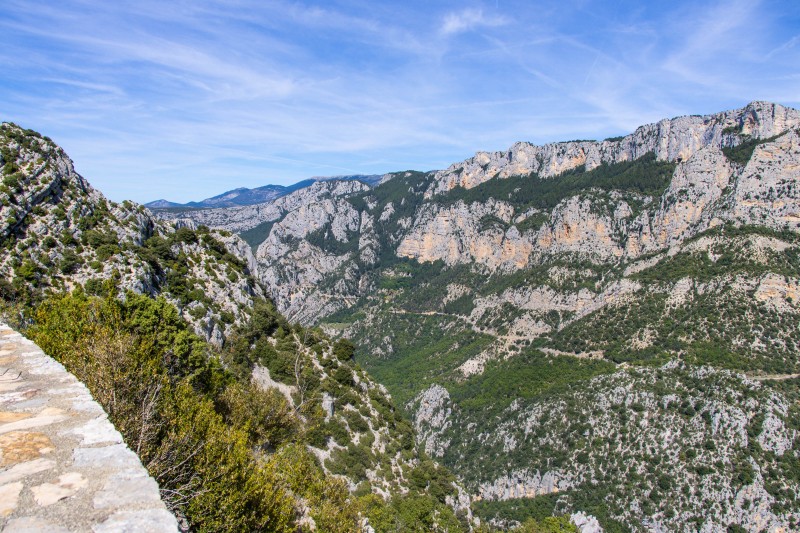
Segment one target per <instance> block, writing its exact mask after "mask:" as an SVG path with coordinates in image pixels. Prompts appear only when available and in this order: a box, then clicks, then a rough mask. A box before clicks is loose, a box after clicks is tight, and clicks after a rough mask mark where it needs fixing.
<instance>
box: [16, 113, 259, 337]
mask: <svg viewBox="0 0 800 533" xmlns="http://www.w3.org/2000/svg"><path fill="white" fill-rule="evenodd" d="M0 150H2V165H3V184H2V185H1V186H0V238H2V241H3V243H4V245H5V248H6V250H7V253H5V254H3V255H2V257H0V278H1V279H2V282H1V283H2V290H3V291H4V292H5V295H6V297H11V298H18V299H21V300H26V299H31V298H34V299H35V298H37V297H38V296H39V295H41V294H42V293H44V292H45V291H47V290H62V289H68V290H69V289H73V288H75V287H76V286H78V285H82V286H84V285H85V286H87V287H91V288H92V290H95V291H98V292H105V291H107V290H113V291H117V292H119V293H124V291H127V290H130V291H134V292H137V293H144V294H151V295H157V294H161V295H163V296H165V297H166V298H167V299H168V300H170V301H172V302H173V303H175V304H176V305H177V306H178V308H179V309H181V311H182V313H183V316H184V318H186V319H187V320H188V321H190V322H191V323H192V324H193V326H194V328H195V330H196V331H197V332H198V333H199V334H200V335H201V336H203V337H204V338H206V339H207V340H210V341H212V342H214V343H216V344H221V343H222V341H223V339H224V337H225V335H226V334H227V332H228V331H229V330H230V328H231V326H232V325H233V324H237V323H241V322H242V321H243V320H245V319H246V318H247V316H248V309H249V308H250V307H252V303H253V298H254V297H258V296H261V297H263V296H264V291H263V289H262V287H261V286H260V285H258V284H257V283H254V279H253V278H252V276H251V274H253V273H254V270H252V269H254V268H255V266H256V265H255V261H254V259H253V258H252V256H251V257H250V259H251V261H250V262H249V263H248V262H247V253H246V252H247V246H246V244H245V243H244V242H243V241H242V240H241V239H240V238H239V237H237V236H235V235H232V234H230V233H227V232H208V231H206V232H204V233H202V235H199V236H198V234H196V233H195V232H194V231H192V230H190V229H188V228H184V229H183V230H182V231H181V230H178V229H176V226H173V225H170V224H166V223H163V222H160V221H158V220H157V219H154V218H153V217H152V215H151V214H150V212H149V211H147V210H146V209H145V208H143V207H142V206H139V205H136V204H133V203H131V202H127V201H126V202H123V203H121V204H116V203H113V202H109V201H108V200H106V199H105V198H104V197H103V195H102V194H101V193H100V192H99V191H97V190H95V189H93V188H92V187H91V185H89V183H88V182H87V181H86V180H85V179H84V178H83V177H81V176H80V175H79V174H78V173H76V172H75V169H74V167H73V164H72V161H71V160H70V159H69V157H68V156H67V155H66V154H65V153H64V151H63V150H62V149H61V148H60V147H58V146H56V145H55V144H54V143H53V142H52V141H50V140H49V139H47V138H45V137H42V136H40V135H39V134H37V133H35V132H32V131H30V130H22V129H21V128H19V127H17V126H15V125H12V124H3V125H2V129H1V130H0ZM238 256H241V257H244V258H245V260H244V261H242V260H240V259H239V258H238ZM191 291H195V292H196V293H197V294H198V295H200V294H201V295H203V297H202V298H189V297H188V295H189V293H190V292H191Z"/></svg>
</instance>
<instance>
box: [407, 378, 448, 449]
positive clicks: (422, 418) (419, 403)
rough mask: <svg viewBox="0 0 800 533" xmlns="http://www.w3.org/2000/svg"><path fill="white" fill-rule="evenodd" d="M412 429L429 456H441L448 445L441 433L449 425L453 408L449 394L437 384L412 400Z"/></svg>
mask: <svg viewBox="0 0 800 533" xmlns="http://www.w3.org/2000/svg"><path fill="white" fill-rule="evenodd" d="M413 403H414V406H413V411H414V429H415V430H416V431H417V439H418V441H419V442H421V443H422V445H423V446H424V447H425V453H427V454H428V455H430V456H431V457H441V456H442V455H444V452H445V450H446V449H447V447H448V446H449V445H450V440H449V439H442V438H441V433H442V432H444V431H446V430H447V429H448V428H449V427H450V426H451V425H452V421H451V420H450V416H451V415H452V412H453V409H452V405H451V402H450V394H448V392H447V389H445V388H444V387H442V386H439V385H432V386H431V387H430V388H428V389H427V390H425V391H424V392H422V394H420V395H419V396H418V397H417V398H416V399H415V400H414V402H413Z"/></svg>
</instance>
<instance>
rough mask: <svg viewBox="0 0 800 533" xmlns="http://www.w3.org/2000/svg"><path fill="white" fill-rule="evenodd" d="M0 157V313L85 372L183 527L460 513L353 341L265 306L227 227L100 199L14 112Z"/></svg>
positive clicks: (301, 527)
mask: <svg viewBox="0 0 800 533" xmlns="http://www.w3.org/2000/svg"><path fill="white" fill-rule="evenodd" d="M0 156H2V162H0V165H2V176H3V179H2V181H3V183H2V185H0V205H1V207H0V221H2V222H1V223H0V238H1V239H2V241H0V244H2V247H3V249H4V253H3V254H2V256H1V257H0V293H1V294H0V295H1V296H2V299H3V301H2V312H3V314H4V315H5V316H6V317H7V319H9V320H10V321H12V322H14V323H15V325H16V326H17V327H21V328H24V329H25V333H26V334H27V335H28V336H30V337H31V338H32V339H33V340H34V341H35V342H36V343H37V344H39V346H41V347H42V349H43V350H44V351H45V352H46V353H48V354H49V355H51V356H53V357H55V358H56V359H57V360H59V361H60V362H62V363H63V364H64V365H65V367H66V368H67V369H68V370H69V371H70V372H72V373H73V374H75V375H76V376H77V377H78V378H79V379H80V380H81V381H82V382H83V383H85V384H86V385H87V386H88V387H89V389H90V391H91V392H92V394H93V396H94V397H95V398H96V399H97V401H98V402H99V403H100V404H101V405H102V406H103V408H104V409H105V410H106V411H107V413H108V415H109V418H110V419H111V421H112V422H113V423H114V424H115V426H116V427H117V428H118V429H119V430H120V432H121V433H122V435H123V437H124V438H125V441H126V443H127V444H128V446H129V447H130V448H131V449H133V450H135V451H137V453H138V454H139V456H140V458H141V460H142V463H143V464H144V465H145V466H146V467H147V469H148V470H149V472H150V474H151V475H152V476H153V477H154V478H155V479H157V480H158V482H159V484H160V487H161V496H162V498H163V499H164V501H165V503H166V504H167V507H168V508H169V509H170V510H171V511H172V512H174V513H175V515H176V516H177V517H178V519H179V522H180V523H181V524H182V525H183V526H184V527H186V528H191V529H193V530H216V531H218V530H230V531H241V530H252V531H256V530H262V531H309V530H313V529H314V528H316V529H317V530H320V529H321V530H326V531H352V530H357V529H366V528H367V525H368V524H371V527H374V528H376V529H378V530H386V529H388V528H390V527H400V528H403V529H406V530H411V531H417V530H430V529H435V530H442V531H445V530H446V531H458V530H462V529H468V528H469V527H470V526H469V524H470V507H469V504H470V502H469V499H468V498H466V497H465V495H464V494H463V493H462V489H461V487H460V486H459V485H458V484H457V483H455V479H454V478H453V476H452V474H450V473H449V472H448V471H447V470H445V469H443V468H442V467H440V466H438V465H436V464H435V463H433V462H432V461H431V460H430V459H428V458H427V457H426V456H425V454H424V452H421V451H419V450H418V449H417V447H416V446H415V436H414V430H413V428H412V426H411V423H410V422H409V420H408V419H406V418H405V417H404V416H403V415H401V414H400V412H399V411H398V410H397V409H396V408H395V406H394V404H393V402H392V399H391V397H390V396H389V395H388V393H387V392H386V390H385V388H384V387H382V386H381V385H379V384H378V383H376V382H375V381H373V380H372V379H371V378H370V376H369V375H368V374H367V373H366V372H365V371H364V370H363V369H362V368H360V366H359V365H358V364H356V363H355V362H354V361H353V354H354V349H353V346H352V345H351V344H350V343H348V342H346V341H337V342H334V341H332V340H331V339H329V338H328V337H327V336H325V335H324V334H323V333H322V332H320V331H319V330H315V329H309V328H304V327H302V326H300V325H297V324H292V323H290V322H288V321H287V320H286V319H285V318H284V317H283V316H282V315H281V314H280V313H278V312H277V311H276V309H275V306H274V305H273V304H272V302H271V301H270V300H269V299H268V298H267V297H266V295H267V292H268V291H267V290H266V288H265V287H264V285H263V284H262V282H261V280H259V279H257V278H256V277H255V273H256V269H257V267H256V264H255V259H254V257H253V255H252V253H251V252H250V248H249V247H248V246H247V244H246V243H245V242H244V241H242V240H241V239H240V238H239V237H237V236H235V235H233V234H231V233H229V232H227V231H224V230H220V231H218V230H210V229H208V228H207V227H205V226H199V227H198V226H195V225H192V227H186V226H180V225H178V226H175V225H170V224H168V223H165V222H161V221H159V220H157V219H155V218H154V217H153V216H152V215H151V214H150V212H149V211H148V210H147V209H145V208H143V207H142V206H138V205H135V204H133V203H130V202H123V203H121V204H116V203H114V202H110V201H108V200H107V199H105V198H104V197H103V196H102V194H101V193H100V192H98V191H96V190H94V189H93V188H92V187H91V186H90V185H89V183H88V182H87V181H86V180H85V179H84V178H83V177H81V176H80V175H78V174H77V173H76V172H75V171H74V168H73V165H72V162H71V161H70V159H69V158H68V157H67V155H66V154H65V153H64V151H63V150H62V149H61V148H59V147H58V146H57V145H55V144H54V143H53V142H52V141H51V140H50V139H48V138H47V137H42V136H41V135H40V134H38V133H36V132H33V131H30V130H24V129H22V128H19V127H18V126H16V125H13V124H9V123H4V124H2V126H0Z"/></svg>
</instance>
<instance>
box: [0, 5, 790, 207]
mask: <svg viewBox="0 0 800 533" xmlns="http://www.w3.org/2000/svg"><path fill="white" fill-rule="evenodd" d="M0 72H2V75H0V120H2V121H12V122H16V123H17V124H19V125H21V126H23V127H25V128H31V129H34V130H37V131H39V132H41V133H42V134H44V135H47V136H49V137H51V138H53V140H55V141H56V142H57V143H58V144H60V145H61V146H62V147H63V148H64V149H65V150H66V151H67V153H68V154H69V155H70V157H71V158H72V159H73V161H74V162H75V167H76V169H77V170H78V172H80V173H81V174H82V175H83V176H84V177H86V178H87V179H88V180H89V181H90V182H91V183H92V184H93V185H94V186H95V187H96V188H98V189H100V190H101V191H102V192H103V193H104V194H105V195H106V196H108V197H109V198H111V199H112V200H115V201H121V200H123V199H131V200H134V201H137V202H147V201H151V200H155V199H159V198H166V199H168V200H172V201H176V202H187V201H190V200H201V199H204V198H207V197H210V196H213V195H216V194H219V193H222V192H224V191H226V190H230V189H233V188H236V187H250V188H252V187H258V186H262V185H266V184H270V183H274V184H284V185H286V184H291V183H294V182H297V181H300V180H302V179H305V178H308V177H310V176H332V175H345V174H383V173H385V172H390V171H398V170H406V169H414V170H433V169H440V168H446V167H448V166H449V165H450V164H452V163H454V162H457V161H461V160H463V159H466V158H468V157H470V156H472V155H473V154H474V153H475V152H476V151H479V150H486V151H494V150H504V149H506V148H508V147H509V146H510V145H512V144H513V143H514V142H517V141H529V142H533V143H536V144H543V143H547V142H555V141H566V140H571V139H603V138H606V137H610V136H616V135H622V134H626V133H629V132H631V131H633V130H634V129H635V128H636V127H637V126H640V125H642V124H646V123H650V122H655V121H658V120H660V119H662V118H670V117H674V116H680V115H688V114H707V113H714V112H718V111H723V110H727V109H734V108H738V107H742V106H744V105H746V104H747V103H748V102H750V101H753V100H769V101H773V102H778V103H781V104H784V105H789V106H792V107H800V2H797V1H795V0H784V1H769V0H763V1H758V0H731V1H721V2H714V1H711V2H704V1H698V0H692V1H682V0H674V1H670V2H646V1H645V2H643V1H641V0H637V1H627V0H619V1H614V0H609V1H590V0H558V1H550V0H542V1H539V0H523V1H506V0H494V1H487V2H480V1H475V2H473V1H462V2H456V1H435V0H428V1H417V0H406V1H403V2H388V1H380V0H352V1H335V0H334V1H328V2H292V1H284V0H261V1H258V0H254V1H248V0H225V1H213V0H208V1H202V0H196V1H189V0H175V1H163V0H157V1H152V0H135V1H128V0H114V1H112V2H109V1H107V0H102V1H101V0H58V1H48V0H43V1H39V2H30V1H29V0H3V6H2V10H0Z"/></svg>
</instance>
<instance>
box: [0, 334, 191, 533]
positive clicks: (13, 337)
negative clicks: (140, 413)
mask: <svg viewBox="0 0 800 533" xmlns="http://www.w3.org/2000/svg"><path fill="white" fill-rule="evenodd" d="M0 530H2V531H3V532H6V531H7V532H26V531H31V532H33V531H36V532H42V531H47V532H68V533H76V532H112V531H113V532H124V531H130V532H153V533H156V532H158V533H160V532H174V531H177V530H178V525H177V521H176V520H175V517H174V516H173V515H172V514H171V513H170V512H169V511H168V510H167V508H166V506H165V505H164V503H163V501H162V500H161V497H160V494H159V490H158V484H157V483H156V481H155V480H154V479H153V478H151V477H150V475H149V474H148V472H147V470H146V469H145V468H144V467H143V466H142V463H141V461H140V460H139V458H138V457H137V456H136V454H135V453H133V452H132V451H131V450H130V449H129V448H128V447H127V446H126V445H125V443H124V442H123V440H122V435H120V433H119V432H118V431H117V430H116V428H114V425H113V424H112V423H111V422H110V421H109V420H108V417H107V416H106V414H105V412H104V411H103V409H102V407H101V406H100V405H99V404H98V403H97V402H95V401H94V399H93V398H92V396H91V394H90V393H89V390H88V389H87V388H86V387H85V386H84V385H83V384H82V383H80V382H79V381H78V380H77V379H76V378H75V376H73V375H72V374H70V373H69V372H67V371H66V370H65V369H64V367H63V366H62V365H61V364H60V363H58V362H57V361H55V360H54V359H53V358H51V357H49V356H47V355H46V354H44V352H42V351H41V350H40V349H39V348H38V347H37V346H36V345H35V344H34V343H32V342H31V341H29V340H28V339H26V338H24V337H23V336H22V335H20V334H19V333H17V332H15V331H14V330H12V329H10V328H9V327H8V326H7V325H6V324H3V323H0Z"/></svg>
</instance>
